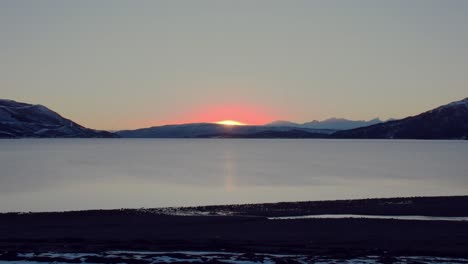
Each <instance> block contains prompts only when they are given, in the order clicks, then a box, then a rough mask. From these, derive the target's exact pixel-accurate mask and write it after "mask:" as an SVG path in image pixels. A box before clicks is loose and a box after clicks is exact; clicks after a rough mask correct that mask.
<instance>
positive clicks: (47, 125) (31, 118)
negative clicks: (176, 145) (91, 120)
mask: <svg viewBox="0 0 468 264" xmlns="http://www.w3.org/2000/svg"><path fill="white" fill-rule="evenodd" d="M31 137H32V138H93V137H96V138H110V137H116V135H114V134H113V133H110V132H107V131H101V130H94V129H90V128H86V127H83V126H81V125H79V124H77V123H75V122H73V121H72V120H70V119H67V118H64V117H62V116H61V115H60V114H58V113H57V112H54V111H52V110H50V109H49V108H47V107H45V106H43V105H40V104H28V103H23V102H16V101H13V100H7V99H0V138H31Z"/></svg>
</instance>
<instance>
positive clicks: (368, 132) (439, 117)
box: [332, 98, 468, 139]
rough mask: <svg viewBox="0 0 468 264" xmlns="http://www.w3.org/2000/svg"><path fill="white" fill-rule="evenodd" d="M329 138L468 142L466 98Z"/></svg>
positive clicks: (467, 107) (339, 133) (467, 106)
mask: <svg viewBox="0 0 468 264" xmlns="http://www.w3.org/2000/svg"><path fill="white" fill-rule="evenodd" d="M332 137H336V138H389V139H391V138H395V139H397V138H401V139H468V98H465V99H463V100H460V101H456V102H452V103H449V104H447V105H443V106H440V107H437V108H435V109H433V110H430V111H427V112H424V113H422V114H419V115H416V116H410V117H407V118H404V119H401V120H394V121H388V122H385V123H381V124H377V125H373V126H369V127H362V128H357V129H352V130H346V131H338V132H336V133H335V134H333V135H332Z"/></svg>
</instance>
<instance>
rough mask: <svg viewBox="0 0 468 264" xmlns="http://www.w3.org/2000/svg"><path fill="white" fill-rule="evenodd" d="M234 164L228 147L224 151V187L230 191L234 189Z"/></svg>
mask: <svg viewBox="0 0 468 264" xmlns="http://www.w3.org/2000/svg"><path fill="white" fill-rule="evenodd" d="M235 174H236V164H235V161H234V159H233V157H232V154H231V152H230V151H229V148H228V149H227V150H226V151H225V152H224V189H225V190H226V191H227V192H232V191H234V190H235V189H236V183H235Z"/></svg>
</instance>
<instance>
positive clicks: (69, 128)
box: [0, 98, 468, 139]
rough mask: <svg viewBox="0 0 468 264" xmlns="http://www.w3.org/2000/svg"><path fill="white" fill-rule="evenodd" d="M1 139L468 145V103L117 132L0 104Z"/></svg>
mask: <svg viewBox="0 0 468 264" xmlns="http://www.w3.org/2000/svg"><path fill="white" fill-rule="evenodd" d="M0 137H3V138H21V137H63V138H89V137H105V138H108V137H124V138H360V139H361V138H362V139H366V138H369V139H468V98H466V99H464V100H461V101H456V102H453V103H450V104H447V105H444V106H440V107H438V108H435V109H433V110H430V111H427V112H424V113H422V114H419V115H416V116H411V117H407V118H404V119H400V120H390V121H386V122H382V121H381V120H380V119H378V118H376V119H372V120H369V121H353V120H346V119H338V118H330V119H327V120H323V121H312V122H308V123H304V124H298V123H293V122H289V121H275V122H272V123H269V124H266V125H263V126H226V125H219V124H212V123H196V124H182V125H165V126H155V127H149V128H142V129H135V130H123V131H116V132H108V131H99V130H93V129H89V128H85V127H83V126H80V125H78V124H77V123H75V122H73V121H71V120H69V119H66V118H64V117H62V116H60V115H59V114H57V113H55V112H53V111H52V110H50V109H48V108H47V107H45V106H42V105H32V104H26V103H19V102H15V101H11V100H1V99H0Z"/></svg>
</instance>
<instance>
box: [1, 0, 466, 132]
mask: <svg viewBox="0 0 468 264" xmlns="http://www.w3.org/2000/svg"><path fill="white" fill-rule="evenodd" d="M0 36H1V38H0V61H1V63H0V98H5V99H12V100H17V101H22V102H29V103H34V104H42V105H45V106H47V107H49V108H51V109H53V110H54V111H57V112H59V113H60V114H62V115H63V116H65V117H67V118H70V119H72V120H74V121H76V122H78V123H80V124H82V125H85V126H87V127H91V128H96V129H111V130H114V129H131V128H140V127H148V126H153V125H161V124H172V123H186V122H214V121H219V120H223V119H232V120H237V121H240V122H244V123H248V124H261V123H266V122H269V121H272V120H277V119H285V120H290V121H296V122H307V121H311V120H315V119H317V120H321V119H326V118H330V117H343V118H348V119H359V120H367V119H371V118H375V117H380V118H382V119H387V118H402V117H406V116H409V115H415V114H418V113H420V112H423V111H426V110H429V109H431V108H434V107H437V106H439V105H443V104H446V103H449V102H451V101H456V100H461V99H463V98H465V97H467V96H468V74H467V69H468V1H464V0H459V1H456V0H452V1H451V0H440V1H431V0H412V1H407V0H392V1H375V0H368V1H364V0H355V1H334V0H326V1H325V0H324V1H308V0H307V1H306V0H304V1H299V0H284V1H275V0H265V1H261V0H236V1H227V0H211V1H207V0H197V1H193V0H187V1H181V0H166V1H119V0H114V1H104V0H103V1H89V0H80V1H60V0H57V1H48V0H43V1H35V0H31V1H23V0H5V1H1V2H0Z"/></svg>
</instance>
